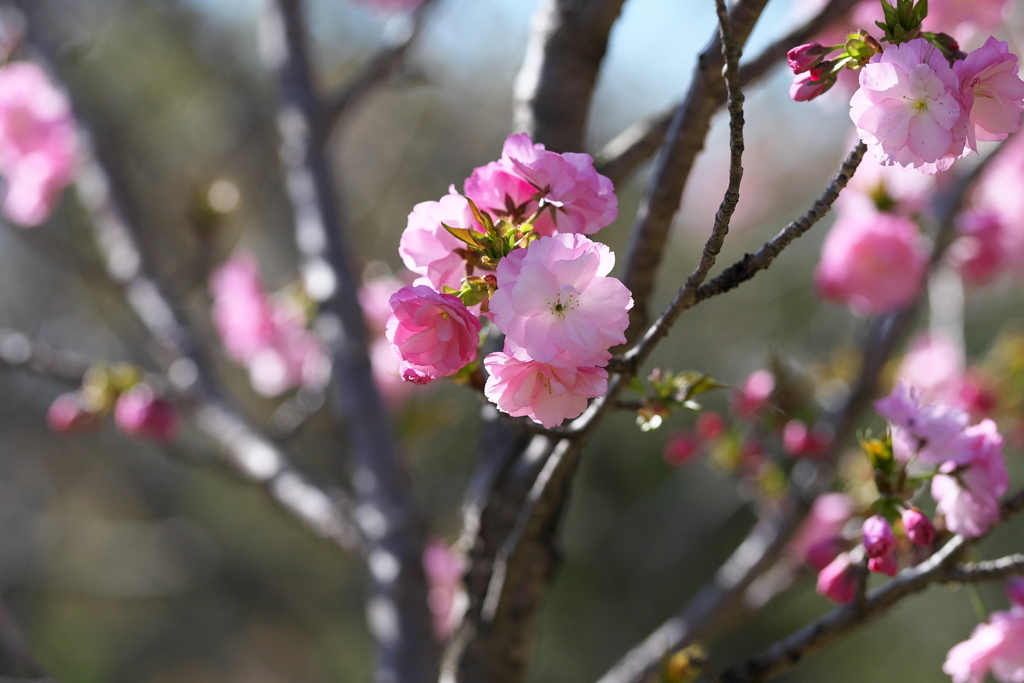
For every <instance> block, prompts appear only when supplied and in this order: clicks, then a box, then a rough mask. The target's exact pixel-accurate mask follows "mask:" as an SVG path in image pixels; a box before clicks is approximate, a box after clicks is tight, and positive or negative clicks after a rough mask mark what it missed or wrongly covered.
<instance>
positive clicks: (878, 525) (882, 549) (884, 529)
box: [862, 515, 896, 558]
mask: <svg viewBox="0 0 1024 683" xmlns="http://www.w3.org/2000/svg"><path fill="white" fill-rule="evenodd" d="M862 530H863V532H864V550H866V551H867V553H868V557H872V558H874V557H882V556H883V555H888V554H889V553H891V552H892V551H893V549H894V548H895V547H896V536H894V535H893V533H892V527H890V526H889V522H887V521H886V519H885V517H882V516H881V515H875V516H873V517H868V518H867V519H865V520H864V526H863V529H862Z"/></svg>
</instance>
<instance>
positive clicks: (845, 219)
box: [814, 213, 928, 316]
mask: <svg viewBox="0 0 1024 683" xmlns="http://www.w3.org/2000/svg"><path fill="white" fill-rule="evenodd" d="M927 260H928V256H927V250H926V248H925V245H924V242H923V239H922V237H921V235H920V234H919V233H918V231H917V226H916V225H914V223H913V222H912V221H910V220H909V219H907V218H903V217H901V216H894V215H891V214H873V213H865V214H860V215H844V216H841V217H840V218H839V220H837V221H836V224H835V225H834V226H833V227H832V230H831V231H830V232H829V234H828V237H826V238H825V243H824V245H823V246H822V250H821V261H820V262H819V263H818V267H817V269H816V270H815V272H814V281H815V285H816V287H817V290H818V294H819V295H820V296H821V297H822V298H824V299H827V300H830V301H835V302H838V303H843V304H846V305H847V306H849V308H850V310H851V311H853V313H855V314H857V315H860V316H866V315H876V314H879V313H885V312H888V311H891V310H894V309H896V308H899V307H901V306H906V305H908V304H910V303H911V302H912V301H913V300H914V298H915V297H916V296H917V293H918V291H919V290H920V288H921V285H922V278H923V277H924V270H925V266H926V265H927Z"/></svg>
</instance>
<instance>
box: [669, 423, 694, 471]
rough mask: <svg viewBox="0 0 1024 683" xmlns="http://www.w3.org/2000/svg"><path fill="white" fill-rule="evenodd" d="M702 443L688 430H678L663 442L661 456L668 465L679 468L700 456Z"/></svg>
mask: <svg viewBox="0 0 1024 683" xmlns="http://www.w3.org/2000/svg"><path fill="white" fill-rule="evenodd" d="M702 443H703V441H702V440H701V438H700V437H699V436H698V435H697V434H694V433H693V432H691V431H689V430H680V431H678V432H676V433H674V434H673V435H672V436H670V437H669V438H668V440H667V441H666V442H665V448H664V449H663V451H662V455H663V456H664V458H665V462H667V463H668V464H669V465H672V466H673V467H679V466H680V465H685V464H686V463H688V462H691V461H692V460H695V459H696V458H697V457H699V456H700V452H701V450H700V448H701V444H702Z"/></svg>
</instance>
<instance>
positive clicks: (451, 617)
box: [423, 539, 468, 640]
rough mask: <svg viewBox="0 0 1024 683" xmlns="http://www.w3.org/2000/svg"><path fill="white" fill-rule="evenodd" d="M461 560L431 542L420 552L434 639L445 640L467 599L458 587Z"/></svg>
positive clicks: (444, 546) (438, 542)
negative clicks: (432, 618)
mask: <svg viewBox="0 0 1024 683" xmlns="http://www.w3.org/2000/svg"><path fill="white" fill-rule="evenodd" d="M463 564H464V562H463V559H462V557H461V556H459V555H457V554H456V553H455V552H454V551H453V550H452V549H451V547H449V546H448V544H447V543H445V542H444V541H442V540H440V539H434V540H431V541H430V542H429V543H428V544H427V546H426V547H425V548H424V549H423V570H424V571H425V572H426V575H427V586H428V594H427V604H428V605H429V607H430V612H431V614H433V616H434V635H436V636H437V637H438V639H439V640H446V639H447V638H448V637H449V636H451V634H452V631H453V630H454V628H455V626H456V625H457V624H458V622H459V619H460V618H461V616H462V612H463V611H464V610H465V608H466V603H467V602H468V598H467V596H466V591H465V589H464V588H463V587H462V574H463V571H464V567H463Z"/></svg>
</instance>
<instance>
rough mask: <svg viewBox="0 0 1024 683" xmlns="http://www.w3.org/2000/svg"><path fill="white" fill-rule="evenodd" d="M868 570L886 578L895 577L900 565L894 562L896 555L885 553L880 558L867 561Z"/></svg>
mask: <svg viewBox="0 0 1024 683" xmlns="http://www.w3.org/2000/svg"><path fill="white" fill-rule="evenodd" d="M868 569H870V570H871V571H873V572H876V573H878V574H885V575H886V576H896V573H897V572H898V571H899V570H900V565H899V563H898V562H897V561H896V553H887V554H885V555H882V556H881V557H872V558H871V559H869V560H868Z"/></svg>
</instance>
